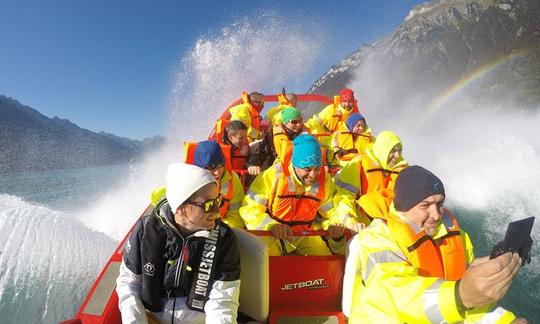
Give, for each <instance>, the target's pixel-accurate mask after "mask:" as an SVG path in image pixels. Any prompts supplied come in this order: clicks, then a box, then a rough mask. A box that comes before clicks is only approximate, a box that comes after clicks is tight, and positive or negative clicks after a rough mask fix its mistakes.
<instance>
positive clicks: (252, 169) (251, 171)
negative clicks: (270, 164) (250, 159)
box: [248, 165, 261, 175]
mask: <svg viewBox="0 0 540 324" xmlns="http://www.w3.org/2000/svg"><path fill="white" fill-rule="evenodd" d="M248 173H249V174H250V175H257V174H259V173H261V167H260V166H256V165H255V166H250V167H248Z"/></svg>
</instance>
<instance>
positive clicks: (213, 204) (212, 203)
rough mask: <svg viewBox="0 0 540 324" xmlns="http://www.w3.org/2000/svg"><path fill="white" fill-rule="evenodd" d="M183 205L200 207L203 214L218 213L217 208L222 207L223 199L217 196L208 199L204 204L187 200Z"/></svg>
mask: <svg viewBox="0 0 540 324" xmlns="http://www.w3.org/2000/svg"><path fill="white" fill-rule="evenodd" d="M185 203H186V204H188V205H194V206H197V207H200V208H202V210H204V212H205V213H207V214H208V213H210V212H217V211H219V208H220V207H221V206H222V205H223V198H221V195H219V196H217V198H214V199H209V200H207V201H204V202H198V201H191V200H187V201H186V202H185Z"/></svg>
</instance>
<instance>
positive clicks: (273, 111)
mask: <svg viewBox="0 0 540 324" xmlns="http://www.w3.org/2000/svg"><path fill="white" fill-rule="evenodd" d="M277 96H278V100H279V105H277V106H274V107H272V108H270V109H269V110H268V112H267V113H266V118H268V120H269V121H270V127H272V126H274V125H279V124H280V123H281V112H282V111H283V109H285V108H288V107H293V105H292V103H291V102H289V100H288V99H287V97H285V96H284V95H283V94H282V93H280V94H278V95H277Z"/></svg>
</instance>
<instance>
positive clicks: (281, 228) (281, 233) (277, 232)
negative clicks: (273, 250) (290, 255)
mask: <svg viewBox="0 0 540 324" xmlns="http://www.w3.org/2000/svg"><path fill="white" fill-rule="evenodd" d="M270 231H271V232H272V234H274V237H275V238H277V239H280V240H286V241H290V240H292V237H293V231H292V229H291V227H290V226H289V225H286V224H276V225H274V226H272V227H271V228H270Z"/></svg>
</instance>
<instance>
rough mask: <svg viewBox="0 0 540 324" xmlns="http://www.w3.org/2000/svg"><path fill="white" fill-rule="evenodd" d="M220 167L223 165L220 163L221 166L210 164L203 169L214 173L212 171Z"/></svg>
mask: <svg viewBox="0 0 540 324" xmlns="http://www.w3.org/2000/svg"><path fill="white" fill-rule="evenodd" d="M221 167H223V163H221V164H210V165H208V166H205V167H204V168H205V169H206V170H209V171H214V170H216V169H219V168H221Z"/></svg>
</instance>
